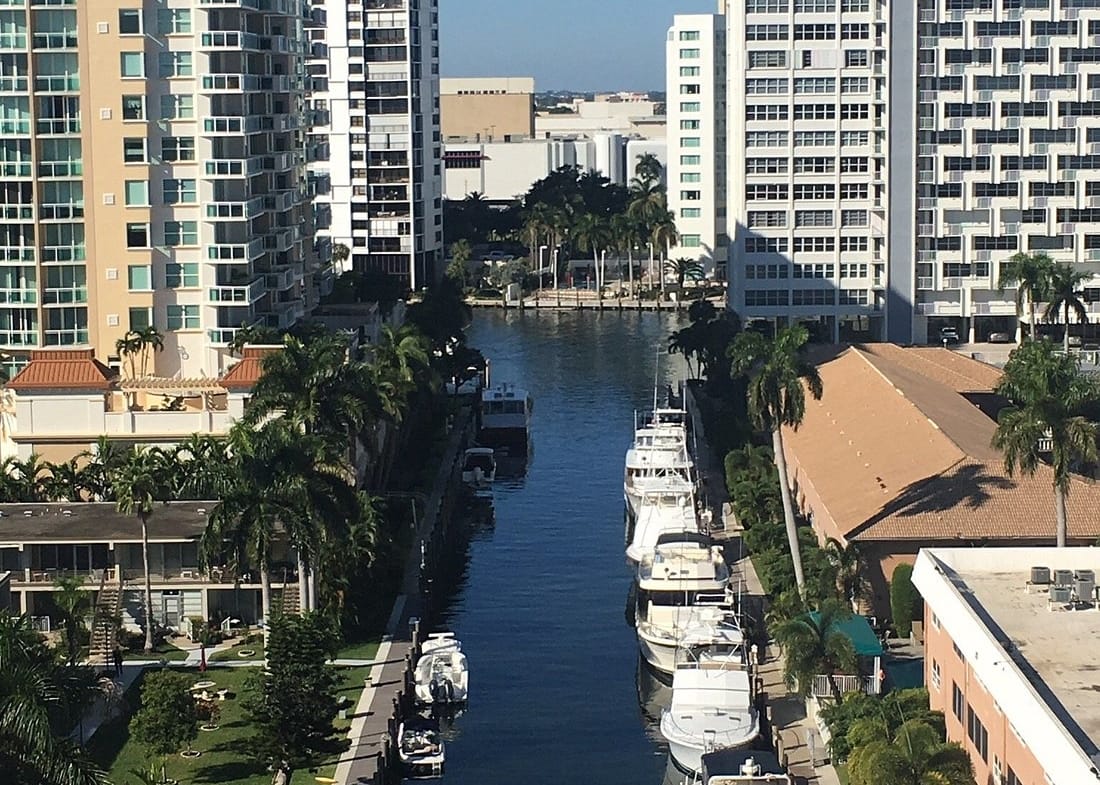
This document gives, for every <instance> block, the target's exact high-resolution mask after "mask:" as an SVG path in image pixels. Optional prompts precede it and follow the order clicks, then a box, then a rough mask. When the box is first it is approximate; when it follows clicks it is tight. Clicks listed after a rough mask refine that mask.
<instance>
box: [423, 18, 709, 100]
mask: <svg viewBox="0 0 1100 785" xmlns="http://www.w3.org/2000/svg"><path fill="white" fill-rule="evenodd" d="M717 5H718V3H717V2H716V0H440V3H439V37H440V58H441V73H442V75H443V76H534V77H535V80H536V86H537V89H539V90H555V89H571V90H663V89H664V81H665V32H666V31H667V30H668V28H669V25H670V24H671V22H672V16H673V14H678V13H680V14H691V13H712V12H714V10H715V9H716V8H717Z"/></svg>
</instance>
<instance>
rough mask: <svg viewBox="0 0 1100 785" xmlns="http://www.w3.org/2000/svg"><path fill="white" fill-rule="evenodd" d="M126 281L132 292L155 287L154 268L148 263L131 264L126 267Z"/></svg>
mask: <svg viewBox="0 0 1100 785" xmlns="http://www.w3.org/2000/svg"><path fill="white" fill-rule="evenodd" d="M126 283H127V286H128V287H129V289H130V291H131V292H146V291H150V290H151V289H152V288H153V273H152V269H151V268H150V267H149V265H147V264H131V265H130V266H129V267H127V268H126Z"/></svg>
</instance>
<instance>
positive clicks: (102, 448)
mask: <svg viewBox="0 0 1100 785" xmlns="http://www.w3.org/2000/svg"><path fill="white" fill-rule="evenodd" d="M77 459H78V460H82V461H86V463H85V464H84V470H83V472H82V473H81V479H82V481H83V484H84V487H85V488H86V489H87V491H88V493H89V494H90V495H91V498H92V500H93V501H109V500H111V499H112V498H113V497H114V493H113V489H112V488H111V478H112V476H113V475H114V473H115V471H116V470H118V468H119V467H121V466H122V464H123V463H125V461H126V451H125V450H123V449H122V448H121V447H119V446H118V444H116V443H115V442H113V441H111V440H110V439H108V438H107V437H106V436H100V437H98V438H97V439H96V442H95V447H94V448H93V449H92V450H85V451H84V452H82V453H80V455H78V456H77Z"/></svg>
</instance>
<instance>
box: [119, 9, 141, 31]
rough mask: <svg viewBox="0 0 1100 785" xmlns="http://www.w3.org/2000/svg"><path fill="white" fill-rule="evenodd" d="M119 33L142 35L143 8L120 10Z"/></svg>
mask: <svg viewBox="0 0 1100 785" xmlns="http://www.w3.org/2000/svg"><path fill="white" fill-rule="evenodd" d="M118 34H119V35H141V9H140V8H121V9H119V12H118Z"/></svg>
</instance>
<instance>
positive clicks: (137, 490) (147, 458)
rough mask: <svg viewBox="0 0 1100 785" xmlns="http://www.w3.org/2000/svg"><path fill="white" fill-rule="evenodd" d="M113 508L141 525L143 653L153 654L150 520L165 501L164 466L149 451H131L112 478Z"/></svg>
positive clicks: (156, 456)
mask: <svg viewBox="0 0 1100 785" xmlns="http://www.w3.org/2000/svg"><path fill="white" fill-rule="evenodd" d="M111 485H112V486H113V488H114V492H115V497H116V502H115V504H116V506H117V507H118V511H119V512H120V513H122V514H123V515H135V516H137V519H138V521H139V522H140V523H141V561H142V571H143V573H144V577H145V653H146V654H150V653H152V651H153V624H154V620H153V580H152V577H151V576H150V574H149V517H150V516H151V515H152V514H153V511H154V510H155V509H156V503H157V502H158V501H163V500H164V490H165V477H164V464H163V462H162V461H161V459H160V457H159V456H158V455H157V454H156V453H154V452H152V451H150V450H142V449H134V450H133V451H131V452H130V454H129V455H128V456H127V458H126V462H125V463H124V464H123V465H122V466H120V467H119V468H118V469H117V470H116V471H115V473H114V476H113V477H112V478H111Z"/></svg>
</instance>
